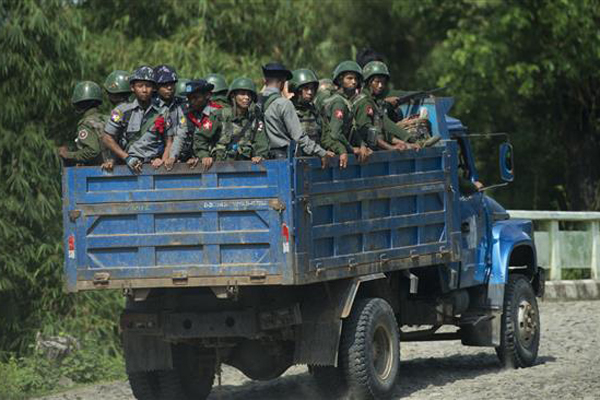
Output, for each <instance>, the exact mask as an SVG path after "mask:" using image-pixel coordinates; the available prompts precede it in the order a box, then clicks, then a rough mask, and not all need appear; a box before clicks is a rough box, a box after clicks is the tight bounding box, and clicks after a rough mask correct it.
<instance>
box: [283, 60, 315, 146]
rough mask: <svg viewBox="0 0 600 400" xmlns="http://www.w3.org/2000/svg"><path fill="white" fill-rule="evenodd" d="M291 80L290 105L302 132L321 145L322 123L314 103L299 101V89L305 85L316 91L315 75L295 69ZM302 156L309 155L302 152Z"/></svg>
mask: <svg viewBox="0 0 600 400" xmlns="http://www.w3.org/2000/svg"><path fill="white" fill-rule="evenodd" d="M292 75H293V76H292V79H291V80H290V81H289V90H290V91H292V92H293V93H294V97H292V103H294V107H295V108H296V114H297V115H298V119H299V120H300V125H301V126H302V131H303V132H304V133H306V135H307V136H308V137H309V138H310V139H311V140H312V141H313V142H315V143H317V144H319V145H320V144H321V132H322V125H323V121H322V118H321V115H320V114H319V112H318V111H317V108H316V107H315V104H314V102H310V103H306V102H304V101H302V99H301V89H302V87H304V86H305V85H313V86H314V89H315V92H316V91H317V88H318V85H319V80H318V79H317V76H316V74H315V73H314V72H313V71H311V70H309V69H304V68H302V69H297V70H295V71H293V72H292ZM302 153H303V155H304V156H308V155H309V154H306V153H304V151H303V152H302Z"/></svg>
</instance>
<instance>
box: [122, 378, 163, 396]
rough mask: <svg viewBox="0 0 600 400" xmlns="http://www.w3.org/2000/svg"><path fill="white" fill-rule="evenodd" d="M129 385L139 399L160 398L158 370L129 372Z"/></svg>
mask: <svg viewBox="0 0 600 400" xmlns="http://www.w3.org/2000/svg"><path fill="white" fill-rule="evenodd" d="M128 378H129V385H130V386H131V391H132V392H133V395H134V396H135V398H136V399H138V400H158V391H159V389H158V387H159V386H158V375H157V372H156V371H148V372H132V373H130V374H128Z"/></svg>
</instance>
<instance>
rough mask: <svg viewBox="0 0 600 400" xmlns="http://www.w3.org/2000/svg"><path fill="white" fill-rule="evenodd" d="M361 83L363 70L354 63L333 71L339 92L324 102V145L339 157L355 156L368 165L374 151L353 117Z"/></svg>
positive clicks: (322, 140)
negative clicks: (356, 127) (357, 127)
mask: <svg viewBox="0 0 600 400" xmlns="http://www.w3.org/2000/svg"><path fill="white" fill-rule="evenodd" d="M361 80H362V70H361V68H360V67H359V66H358V64H357V63H355V62H354V61H343V62H341V63H340V64H339V65H338V66H337V67H336V68H335V70H334V71H333V83H334V84H335V85H336V86H337V87H338V88H339V89H338V90H337V91H336V92H334V93H333V94H332V95H331V96H330V97H328V98H326V99H325V100H323V106H322V107H323V111H324V116H325V125H324V126H325V129H324V131H323V135H322V137H321V143H323V145H324V146H325V147H326V148H327V149H330V150H332V151H334V152H335V153H336V154H343V153H350V152H352V153H353V154H355V155H356V157H357V158H358V160H359V161H360V162H364V161H366V159H367V157H368V156H369V155H370V154H371V150H370V149H369V146H368V145H367V142H366V140H365V138H363V137H361V136H359V135H358V134H357V132H356V130H355V129H354V121H353V115H352V102H353V100H354V99H355V97H356V93H357V92H358V90H359V85H360V82H361Z"/></svg>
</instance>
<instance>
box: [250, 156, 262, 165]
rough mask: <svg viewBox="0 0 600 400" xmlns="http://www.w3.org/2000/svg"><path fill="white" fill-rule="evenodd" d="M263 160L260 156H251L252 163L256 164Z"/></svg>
mask: <svg viewBox="0 0 600 400" xmlns="http://www.w3.org/2000/svg"><path fill="white" fill-rule="evenodd" d="M262 160H263V158H262V157H260V156H257V157H252V164H258V163H260V162H261V161H262Z"/></svg>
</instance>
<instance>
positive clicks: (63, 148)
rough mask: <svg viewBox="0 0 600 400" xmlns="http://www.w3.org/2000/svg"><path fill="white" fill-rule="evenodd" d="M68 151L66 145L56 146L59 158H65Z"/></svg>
mask: <svg viewBox="0 0 600 400" xmlns="http://www.w3.org/2000/svg"><path fill="white" fill-rule="evenodd" d="M68 152H69V149H68V148H67V146H60V147H59V148H58V155H59V156H60V158H66V157H67V153H68Z"/></svg>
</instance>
